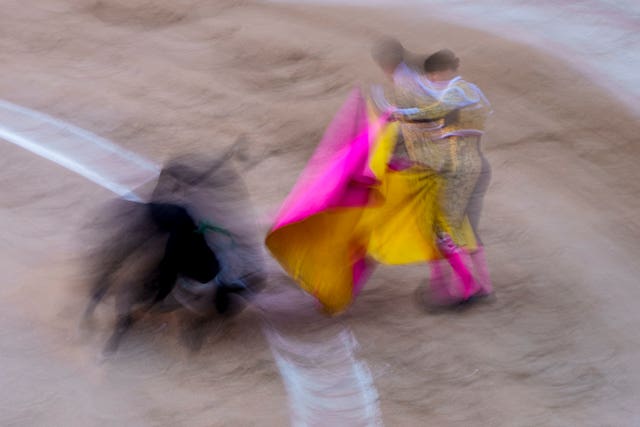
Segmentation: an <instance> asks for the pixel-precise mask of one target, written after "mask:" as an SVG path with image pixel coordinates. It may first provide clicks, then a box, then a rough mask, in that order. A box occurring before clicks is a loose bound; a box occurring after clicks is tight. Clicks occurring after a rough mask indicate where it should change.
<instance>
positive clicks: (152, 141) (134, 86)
mask: <svg viewBox="0 0 640 427" xmlns="http://www.w3.org/2000/svg"><path fill="white" fill-rule="evenodd" d="M0 6H1V7H2V13H0V58H1V59H2V61H1V62H2V64H3V65H2V79H0V98H2V99H6V100H8V101H11V102H14V103H17V104H19V105H24V106H27V107H29V108H33V109H36V110H38V111H43V112H46V113H48V114H51V115H53V116H55V117H58V118H60V119H63V120H65V121H68V122H70V123H73V124H75V125H78V126H80V127H82V128H85V129H89V130H91V131H92V132H95V133H96V134H98V135H101V136H104V137H106V138H108V139H110V140H112V141H115V142H117V143H118V144H120V145H121V146H123V147H125V148H127V149H130V150H132V151H135V152H137V153H140V154H141V155H143V156H145V157H148V158H150V159H153V160H155V161H157V162H162V161H163V160H164V159H166V158H167V157H168V156H170V155H173V154H179V153H186V152H197V153H215V152H217V151H221V150H223V149H224V148H226V147H228V146H230V145H231V144H232V143H233V142H234V141H236V140H237V138H238V137H243V138H245V139H246V140H247V141H248V142H249V146H250V149H249V156H248V158H245V159H243V161H242V162H240V163H239V167H241V168H243V173H244V177H245V179H246V183H247V185H248V187H249V190H250V192H251V195H252V199H253V202H254V203H255V206H256V208H257V210H258V211H259V213H260V215H261V220H262V222H263V224H264V225H265V227H266V226H268V221H269V219H270V218H272V217H273V214H274V212H275V210H276V209H277V208H278V206H279V204H280V203H281V201H282V200H283V199H284V197H285V196H286V194H287V192H288V191H289V190H290V188H291V187H292V185H293V183H294V182H295V180H296V177H297V176H298V173H299V172H300V170H301V169H302V168H303V166H304V164H305V162H306V160H307V159H308V158H309V156H310V154H311V153H312V151H313V149H314V146H315V144H316V143H317V142H318V141H319V138H320V136H321V135H322V132H323V130H324V127H325V126H326V125H327V123H328V122H329V121H330V119H331V117H332V115H333V113H334V112H335V111H336V109H337V108H338V107H339V106H340V104H341V103H342V101H343V100H344V99H345V97H346V95H347V94H348V92H349V91H350V89H351V88H352V87H353V86H354V85H357V84H361V85H363V87H367V85H369V84H370V83H372V82H380V81H382V79H383V76H382V75H381V73H380V72H379V71H378V69H377V68H376V67H375V65H374V64H373V62H372V61H371V59H370V56H369V49H370V47H371V44H372V42H373V41H374V40H375V39H376V38H377V37H379V36H381V35H384V34H391V35H394V36H396V37H397V38H399V39H400V40H402V41H403V42H404V43H405V44H406V46H407V47H408V48H409V49H411V50H413V51H416V52H421V53H422V52H424V53H426V52H429V51H433V50H435V49H439V48H442V47H445V46H447V47H450V48H452V49H454V50H455V51H456V52H457V53H458V54H459V56H460V57H461V58H462V74H463V75H464V76H465V77H466V78H467V79H468V80H470V81H473V82H475V83H477V84H478V85H479V86H480V87H481V88H483V90H484V91H485V94H486V95H487V97H488V98H489V99H490V100H491V102H492V104H493V106H494V110H495V112H494V115H493V116H492V118H491V122H490V126H489V129H488V132H487V135H486V137H485V139H484V142H485V150H486V154H487V156H488V158H489V160H490V161H491V163H492V166H493V181H492V184H491V187H490V190H489V193H488V194H487V197H486V201H485V210H484V212H483V222H482V229H481V231H482V233H483V236H484V241H485V243H486V247H487V252H488V257H489V264H490V267H491V271H492V275H493V278H494V281H495V288H496V292H497V301H496V302H495V303H494V304H492V305H483V306H478V307H474V308H473V309H470V310H468V311H465V312H458V313H448V314H443V315H439V316H431V315H427V314H425V313H424V312H422V311H421V310H420V309H419V308H418V307H417V306H416V304H415V302H414V297H413V294H414V290H415V289H416V287H417V286H418V284H419V283H420V281H421V280H422V278H423V277H424V275H425V274H426V269H425V268H424V267H402V268H400V267H394V268H380V269H378V271H377V272H376V273H375V275H374V276H373V278H372V279H371V281H370V283H369V284H368V285H367V287H366V289H365V290H364V291H363V293H362V295H361V297H360V298H359V299H358V300H357V302H356V303H355V304H354V306H353V307H352V308H351V309H350V311H348V312H347V313H346V314H344V315H343V316H342V317H341V318H340V319H339V320H337V321H339V322H342V323H343V324H344V325H346V326H348V327H349V328H351V330H353V332H354V334H355V336H356V337H357V339H358V341H359V343H360V350H359V353H358V356H359V357H360V358H361V359H362V360H364V361H366V363H367V364H368V366H369V368H370V370H371V372H372V375H373V378H374V382H375V386H376V388H377V392H378V394H379V403H380V409H381V413H382V419H383V421H384V424H385V425H388V426H417V425H432V426H523V427H524V426H578V425H579V426H637V425H640V409H638V406H637V396H638V393H640V364H639V363H638V361H637V354H638V351H639V350H640V338H638V334H637V330H638V328H639V327H640V314H638V311H637V309H636V305H637V304H636V302H637V301H638V297H640V288H639V287H638V286H637V277H638V276H639V274H640V264H639V263H638V262H637V257H638V255H640V245H639V243H640V197H639V194H640V172H638V168H637V164H636V163H637V162H638V161H639V160H640V147H639V146H638V145H637V139H638V135H640V124H639V122H638V120H637V117H634V116H633V115H632V114H631V113H630V112H628V111H626V110H625V108H624V107H623V106H622V105H621V104H620V103H619V102H618V101H617V100H616V99H614V98H612V97H611V95H610V94H608V93H606V92H604V91H602V90H601V89H599V88H598V87H596V86H594V84H592V82H590V81H589V80H587V79H586V78H585V77H582V76H581V74H579V73H577V72H576V71H574V70H573V68H572V67H570V66H569V62H570V58H566V61H567V62H565V61H563V60H559V59H558V58H552V57H549V56H548V55H546V54H542V53H541V52H539V51H537V50H535V49H532V48H530V47H527V46H523V45H519V44H516V43H512V42H510V41H508V40H505V39H501V38H497V37H495V36H492V35H488V34H485V33H482V32H479V31H476V30H470V29H464V28H460V27H454V26H452V25H450V24H444V23H441V22H437V21H433V20H426V19H425V18H424V16H415V15H412V14H411V13H408V12H406V11H401V10H398V11H389V10H387V11H380V10H366V9H358V8H349V7H340V8H337V7H325V8H322V7H315V6H314V7H311V6H305V7H301V6H300V7H294V6H284V5H272V4H260V3H257V2H253V1H241V0H217V1H204V0H203V1H197V0H154V1H151V0H104V1H101V0H68V1H62V0H46V1H43V0H39V1H35V0H21V1H19V2H18V1H17V0H2V1H0ZM0 153H1V154H0V164H1V165H2V168H1V169H0V182H2V192H1V193H0V221H1V222H2V224H3V230H4V231H3V233H2V236H1V238H0V254H1V256H0V263H1V265H2V268H1V269H0V272H1V273H0V274H1V275H2V276H1V278H0V280H1V281H2V287H1V288H0V317H1V324H2V325H3V326H2V329H0V361H1V363H0V378H2V381H1V382H2V384H3V387H2V390H1V391H0V424H2V425H15V426H27V425H28V426H62V425H67V426H71V425H73V426H76V425H77V426H103V425H104V426H106V425H114V424H118V425H127V426H168V425H171V426H283V425H288V424H289V408H288V406H287V405H288V404H287V394H286V392H285V388H284V386H283V383H282V380H281V377H280V375H279V371H278V368H277V366H276V363H275V362H274V359H273V356H272V353H271V351H270V349H269V346H268V343H267V342H266V340H265V337H264V336H263V334H262V331H261V326H260V322H259V320H258V318H259V316H258V314H257V311H256V310H255V309H252V308H251V307H249V308H248V309H247V310H246V311H245V312H244V313H243V314H241V315H240V316H239V317H237V318H235V319H233V320H232V321H227V322H224V323H221V324H218V325H216V326H212V327H211V330H210V331H208V333H209V335H208V336H207V339H206V341H205V343H204V345H203V348H202V349H201V350H200V351H199V352H192V351H190V350H188V349H187V348H186V347H185V346H183V345H181V341H182V340H184V339H185V337H184V336H183V335H184V334H183V333H182V332H181V330H182V329H183V326H184V325H183V323H185V322H186V321H185V320H184V319H181V318H180V316H178V315H170V316H156V317H152V318H149V319H146V320H145V321H144V322H142V323H141V324H140V325H139V326H137V327H136V330H135V331H134V332H133V333H132V335H131V336H130V337H128V338H127V340H126V342H125V343H123V346H122V348H121V351H120V352H119V353H118V354H117V356H116V357H114V358H113V359H110V360H107V361H102V362H100V361H99V360H98V355H99V353H100V349H101V346H102V344H103V343H104V340H105V338H106V336H107V334H108V331H109V326H110V325H109V322H110V316H111V313H110V312H109V308H108V307H105V308H104V310H102V311H100V312H99V313H98V318H97V319H96V325H94V328H93V329H92V331H93V333H87V331H83V330H80V329H79V327H78V323H79V319H80V315H81V313H82V310H83V304H84V302H85V301H84V298H83V295H82V294H81V292H80V291H79V289H81V288H82V284H81V282H82V277H83V276H82V264H81V259H82V255H83V247H84V246H83V245H84V243H85V242H83V241H82V240H81V239H80V240H79V238H78V236H79V235H81V234H82V233H81V231H82V230H81V229H82V227H83V225H84V224H86V221H87V219H88V215H91V214H92V213H94V212H95V209H96V207H98V206H100V205H101V204H102V203H104V202H105V201H106V200H108V199H109V198H110V197H112V196H111V194H110V193H109V192H108V191H107V190H104V189H102V188H100V187H98V186H96V185H95V184H92V183H91V182H89V181H86V180H84V179H83V178H81V177H78V176H77V175H75V174H73V173H72V172H69V171H67V170H65V169H63V168H61V167H59V166H57V165H54V164H53V163H50V162H48V161H47V160H44V159H41V158H39V157H37V156H34V155H33V154H30V153H28V152H26V151H23V150H21V149H20V148H17V147H15V146H13V145H11V144H8V143H2V144H0ZM293 304H294V303H293V302H292V305H293ZM288 309H289V310H290V311H291V312H295V309H296V308H295V306H294V307H291V306H289V307H288ZM300 310H301V312H302V311H304V310H309V307H307V306H301V307H300ZM287 326H288V327H289V328H290V329H292V330H293V331H295V330H296V328H299V330H300V332H301V333H302V332H303V331H304V330H305V328H308V326H309V324H308V321H305V318H304V315H300V317H298V316H296V315H295V314H292V315H291V318H290V321H289V322H288V325H287Z"/></svg>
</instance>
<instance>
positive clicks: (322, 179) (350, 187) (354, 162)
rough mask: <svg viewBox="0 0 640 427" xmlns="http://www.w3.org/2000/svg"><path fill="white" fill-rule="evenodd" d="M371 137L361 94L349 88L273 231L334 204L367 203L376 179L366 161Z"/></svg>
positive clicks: (334, 206) (360, 204)
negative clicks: (345, 97) (345, 98)
mask: <svg viewBox="0 0 640 427" xmlns="http://www.w3.org/2000/svg"><path fill="white" fill-rule="evenodd" d="M372 144H373V138H371V135H370V129H369V120H368V118H367V108H366V103H365V100H364V97H363V96H362V92H361V91H360V89H358V88H355V89H354V90H352V91H351V93H350V95H349V97H348V98H347V100H346V102H345V103H344V104H343V106H342V108H341V109H340V111H338V113H337V114H336V116H335V118H334V120H333V122H331V124H330V125H329V127H328V128H327V131H326V132H325V134H324V136H323V138H322V141H320V144H319V145H318V148H317V149H316V151H315V153H314V155H313V157H312V158H311V160H310V161H309V163H308V165H307V167H306V168H305V170H304V171H303V173H302V175H301V176H300V178H299V179H298V182H297V184H296V185H295V187H294V188H293V190H292V191H291V193H290V194H289V196H288V197H287V199H286V200H285V202H284V204H283V206H282V208H281V210H280V212H279V214H278V216H277V218H276V221H275V225H274V227H273V229H272V230H277V229H279V228H281V227H284V226H286V225H289V224H291V223H294V222H297V221H301V220H304V219H306V218H308V217H310V216H312V215H315V214H317V213H320V212H323V211H326V210H327V209H331V208H337V207H356V206H364V205H366V204H367V202H368V200H369V195H370V191H371V190H370V187H371V185H373V184H375V183H376V182H377V180H376V177H375V176H374V174H373V172H372V171H371V169H370V168H369V165H368V160H369V155H370V151H371V145H372Z"/></svg>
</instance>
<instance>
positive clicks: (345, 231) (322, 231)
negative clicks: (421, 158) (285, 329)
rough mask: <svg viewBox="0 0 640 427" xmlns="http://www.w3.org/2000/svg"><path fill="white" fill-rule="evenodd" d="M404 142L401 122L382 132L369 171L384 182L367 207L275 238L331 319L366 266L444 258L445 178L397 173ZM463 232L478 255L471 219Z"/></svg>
mask: <svg viewBox="0 0 640 427" xmlns="http://www.w3.org/2000/svg"><path fill="white" fill-rule="evenodd" d="M397 136H398V124H397V123H390V124H388V125H386V126H385V127H384V128H383V129H382V130H381V132H379V133H378V136H377V139H376V141H375V144H374V145H373V147H374V149H373V151H372V155H371V157H370V161H369V162H370V163H369V165H370V168H371V170H372V171H373V172H374V174H375V176H376V177H377V178H378V180H379V183H378V184H377V185H375V186H374V187H373V193H372V197H371V201H370V203H369V204H368V205H367V206H362V207H349V208H336V209H331V210H327V211H324V212H321V213H319V214H317V215H313V216H311V217H308V218H306V219H304V220H302V221H299V222H296V223H293V224H289V225H286V226H284V227H282V228H279V229H276V230H272V231H271V232H270V233H269V234H268V235H267V239H266V244H267V247H268V248H269V250H270V251H271V253H272V254H273V256H274V257H275V258H276V259H277V260H278V261H279V262H280V264H281V265H282V266H283V268H284V269H285V270H286V271H287V272H288V273H289V274H290V275H291V276H292V277H293V278H294V279H295V280H296V281H297V282H298V283H299V284H300V286H301V287H302V288H303V289H304V290H305V291H307V292H309V293H310V294H312V295H314V296H315V297H316V298H317V299H318V300H319V301H320V303H321V304H322V305H323V307H324V309H325V310H326V311H327V312H329V313H338V312H341V311H343V310H345V309H346V308H347V307H348V306H349V305H350V304H351V302H352V301H353V298H354V295H353V284H354V277H353V268H354V264H355V263H356V262H357V261H358V260H361V259H363V258H364V257H367V258H370V259H374V260H376V261H378V262H380V263H384V264H409V263H416V262H427V261H431V260H433V259H436V258H438V257H440V253H439V251H438V249H437V247H436V243H435V242H436V238H435V232H434V223H435V222H436V221H437V220H440V221H441V223H445V224H446V222H444V221H443V219H444V217H443V216H442V212H441V210H440V207H439V203H438V194H439V191H440V189H441V186H442V184H443V181H442V180H443V178H442V177H441V176H439V175H438V174H437V173H435V172H433V171H431V170H429V169H425V168H422V167H412V168H410V169H406V170H402V171H393V170H391V169H389V168H388V167H387V164H388V163H389V160H390V158H391V154H392V152H393V149H394V146H395V143H396V140H397ZM463 233H464V235H465V240H466V242H467V245H468V247H467V248H468V249H475V248H476V246H477V244H476V240H475V235H474V233H473V230H472V229H471V226H470V225H469V222H468V221H466V220H465V222H464V225H463Z"/></svg>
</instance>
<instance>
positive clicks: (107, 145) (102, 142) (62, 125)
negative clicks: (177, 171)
mask: <svg viewBox="0 0 640 427" xmlns="http://www.w3.org/2000/svg"><path fill="white" fill-rule="evenodd" d="M0 108H4V109H6V110H9V111H13V112H16V113H20V114H23V115H25V116H27V117H31V118H34V119H37V120H40V121H43V122H45V123H49V124H50V125H53V126H55V127H57V128H59V129H62V130H66V131H68V132H70V133H72V134H74V135H77V136H79V137H82V138H84V139H87V140H88V141H90V142H93V143H94V144H96V145H99V146H100V147H102V148H104V149H106V150H109V151H111V152H113V153H116V154H118V155H120V156H122V157H124V158H127V159H129V160H131V161H133V162H134V163H136V164H138V165H139V166H141V167H143V168H145V169H148V170H151V171H154V172H157V173H160V166H158V165H156V164H155V163H153V162H151V161H149V160H147V159H145V158H143V157H141V156H139V155H138V154H136V153H133V152H131V151H129V150H125V149H123V148H120V147H118V146H117V145H116V144H114V143H113V142H111V141H109V140H107V139H105V138H102V137H100V136H98V135H96V134H94V133H92V132H89V131H87V130H85V129H82V128H79V127H77V126H75V125H72V124H71V123H67V122H64V121H62V120H59V119H56V118H54V117H52V116H49V115H48V114H44V113H41V112H39V111H34V110H31V109H29V108H26V107H21V106H19V105H16V104H13V103H11V102H8V101H5V100H1V99H0Z"/></svg>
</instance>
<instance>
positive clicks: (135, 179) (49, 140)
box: [0, 100, 382, 427]
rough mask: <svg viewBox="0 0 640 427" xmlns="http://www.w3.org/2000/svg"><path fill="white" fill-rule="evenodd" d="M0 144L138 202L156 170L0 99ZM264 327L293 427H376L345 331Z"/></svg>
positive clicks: (367, 381)
mask: <svg viewBox="0 0 640 427" xmlns="http://www.w3.org/2000/svg"><path fill="white" fill-rule="evenodd" d="M16 123H22V124H23V125H22V126H17V125H16ZM25 124H27V125H28V126H25ZM52 131H53V132H52ZM0 138H1V139H4V140H6V141H7V142H10V143H12V144H15V145H17V146H19V147H21V148H23V149H25V150H28V151H30V152H32V153H34V154H36V155H38V156H40V157H42V158H44V159H47V160H49V161H52V162H54V163H56V164H58V165H60V166H62V167H64V168H66V169H68V170H71V171H73V172H75V173H77V174H78V175H80V176H82V177H84V178H86V179H88V180H90V181H92V182H94V183H95V184H98V185H100V186H101V187H103V188H106V189H107V190H109V191H111V192H113V193H115V194H117V195H118V196H120V197H123V198H126V199H128V200H132V201H138V202H140V201H143V199H142V198H141V197H140V196H138V195H137V194H135V192H134V188H135V187H134V186H133V185H132V183H135V184H137V185H143V184H144V183H146V182H149V181H151V180H153V179H155V178H156V177H157V176H158V174H159V172H160V166H158V165H156V164H154V163H153V162H150V161H149V160H147V159H145V158H143V157H141V156H139V155H137V154H135V153H133V152H131V151H128V150H125V149H123V148H121V147H119V146H117V145H116V144H114V143H113V142H111V141H109V140H107V139H104V138H101V137H99V136H97V135H95V134H93V133H91V132H89V131H86V130H84V129H81V128H79V127H77V126H74V125H72V124H69V123H66V122H64V121H61V120H58V119H55V118H53V117H51V116H49V115H46V114H44V113H41V112H38V111H34V110H31V109H28V108H25V107H21V106H18V105H15V104H12V103H10V102H7V101H4V100H0ZM45 141H46V142H45ZM87 143H89V144H87ZM105 159H106V160H105ZM104 163H107V165H110V166H107V167H105V165H104ZM123 170H125V171H126V172H125V173H124V174H123V173H122V171H123ZM141 172H142V173H141ZM132 187H133V188H132ZM263 323H264V327H263V332H264V334H265V336H266V338H267V340H268V342H269V346H270V348H271V351H272V353H273V356H274V358H275V360H276V364H277V366H278V369H279V371H280V375H281V376H282V378H283V381H284V384H285V388H286V390H287V394H288V396H289V402H290V406H291V411H292V423H293V425H294V426H295V427H304V426H312V425H327V424H326V422H325V421H328V420H330V422H331V425H333V426H350V427H351V426H360V425H362V426H376V427H377V426H382V417H381V413H380V408H379V404H378V393H377V391H376V389H375V385H374V383H373V377H372V375H371V372H370V370H369V368H368V366H367V364H366V363H365V362H364V361H361V360H358V359H357V358H356V356H355V354H354V351H355V349H356V348H357V347H358V344H357V341H356V339H355V336H354V335H353V333H352V332H351V331H349V330H348V329H347V328H346V327H343V326H340V331H339V332H338V333H336V334H335V336H332V337H330V338H329V339H326V338H325V339H319V340H313V342H309V343H303V342H300V341H298V340H295V339H292V338H287V337H285V335H284V334H283V333H282V332H281V331H278V330H277V328H276V327H275V326H274V325H273V324H271V323H270V322H268V321H267V320H266V319H263Z"/></svg>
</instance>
